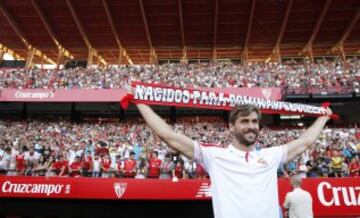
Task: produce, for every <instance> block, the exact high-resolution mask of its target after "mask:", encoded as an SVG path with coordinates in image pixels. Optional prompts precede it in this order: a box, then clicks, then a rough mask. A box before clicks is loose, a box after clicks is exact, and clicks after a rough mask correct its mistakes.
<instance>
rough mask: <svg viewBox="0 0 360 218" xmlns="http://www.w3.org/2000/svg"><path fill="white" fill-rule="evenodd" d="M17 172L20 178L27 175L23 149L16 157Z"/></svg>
mask: <svg viewBox="0 0 360 218" xmlns="http://www.w3.org/2000/svg"><path fill="white" fill-rule="evenodd" d="M16 172H17V175H18V176H23V175H24V174H25V151H24V149H23V148H21V149H20V150H19V152H18V154H17V155H16Z"/></svg>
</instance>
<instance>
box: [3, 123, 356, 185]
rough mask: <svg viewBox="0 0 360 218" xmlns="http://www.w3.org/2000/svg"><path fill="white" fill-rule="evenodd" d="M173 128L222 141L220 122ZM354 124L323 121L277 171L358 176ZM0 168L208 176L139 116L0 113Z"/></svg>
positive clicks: (291, 133)
mask: <svg viewBox="0 0 360 218" xmlns="http://www.w3.org/2000/svg"><path fill="white" fill-rule="evenodd" d="M173 126H174V129H175V130H176V131H178V132H182V133H184V134H186V135H188V136H190V137H192V138H193V139H194V140H197V141H200V142H207V143H215V144H218V145H219V146H225V145H228V144H229V143H230V138H231V136H230V132H229V131H228V129H227V127H226V124H225V123H224V122H203V121H200V122H196V120H193V121H191V120H190V121H186V122H185V121H183V122H177V123H175V124H173ZM302 131H303V130H302V129H291V130H290V129H280V130H276V129H271V128H268V127H264V128H262V130H261V133H260V136H259V140H258V143H257V146H258V147H259V148H261V147H270V146H278V145H281V144H284V143H286V142H288V141H290V140H292V139H295V138H297V137H298V136H299V135H300V134H301V132H302ZM359 139H360V132H359V131H358V129H357V128H356V127H355V128H326V129H324V130H323V132H322V134H321V135H320V137H319V139H318V140H317V141H316V145H315V146H313V147H312V148H311V149H308V150H307V151H306V152H305V153H304V154H303V155H301V157H299V158H298V159H297V160H295V161H293V162H290V163H287V164H284V165H283V166H282V167H280V168H279V170H278V176H279V177H288V176H291V175H292V174H295V173H296V174H298V173H300V174H301V175H302V176H303V177H348V176H351V177H358V176H359V173H360V161H359V154H360V141H359ZM0 174H2V175H9V176H10V175H25V176H48V177H50V176H61V177H68V176H69V177H80V176H84V177H103V178H109V177H110V178H113V177H116V178H163V179H170V178H173V179H181V178H207V174H206V172H205V170H204V169H203V167H202V166H201V165H200V164H198V163H196V162H193V161H192V160H189V159H188V158H186V157H184V156H182V155H179V153H177V152H176V151H174V150H172V149H170V148H169V147H168V146H167V145H166V144H164V143H163V142H162V141H161V140H160V139H159V138H158V137H157V136H155V135H154V134H153V133H152V132H151V130H150V129H149V128H148V127H147V126H146V125H145V124H144V123H142V122H141V121H140V120H134V121H127V122H120V123H114V122H96V123H79V124H75V123H71V122H67V121H58V122H41V121H28V122H26V121H24V122H9V121H0Z"/></svg>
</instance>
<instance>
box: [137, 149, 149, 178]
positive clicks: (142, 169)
mask: <svg viewBox="0 0 360 218" xmlns="http://www.w3.org/2000/svg"><path fill="white" fill-rule="evenodd" d="M140 156H141V155H140ZM147 163H148V161H147V160H146V159H145V158H144V157H140V160H139V161H138V165H137V170H136V175H135V179H145V178H147V175H148V165H147Z"/></svg>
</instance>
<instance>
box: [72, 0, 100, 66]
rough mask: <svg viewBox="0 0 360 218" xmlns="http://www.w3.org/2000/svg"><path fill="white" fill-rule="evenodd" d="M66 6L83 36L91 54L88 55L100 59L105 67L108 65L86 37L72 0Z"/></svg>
mask: <svg viewBox="0 0 360 218" xmlns="http://www.w3.org/2000/svg"><path fill="white" fill-rule="evenodd" d="M66 4H67V6H68V8H69V10H70V13H71V16H72V17H73V19H74V21H75V23H76V26H77V28H78V29H79V32H80V34H81V37H82V38H83V40H84V42H85V44H86V46H87V48H88V50H89V53H88V54H92V55H95V56H96V57H97V58H99V60H100V62H101V63H103V64H104V65H107V63H106V61H105V60H104V58H102V57H101V56H100V55H99V53H98V52H97V51H96V49H95V48H94V47H93V46H92V45H91V43H90V41H89V38H88V36H87V35H86V32H85V30H84V28H83V26H82V24H81V22H80V19H79V17H78V16H77V14H76V11H75V9H74V7H73V5H72V3H71V0H66ZM88 60H89V57H88ZM91 64H92V61H91ZM91 64H89V63H88V66H91Z"/></svg>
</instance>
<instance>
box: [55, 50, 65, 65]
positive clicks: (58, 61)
mask: <svg viewBox="0 0 360 218" xmlns="http://www.w3.org/2000/svg"><path fill="white" fill-rule="evenodd" d="M63 61H64V52H63V51H61V49H59V51H58V56H57V59H56V69H57V70H58V69H59V68H60V65H61V64H62V63H63Z"/></svg>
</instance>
